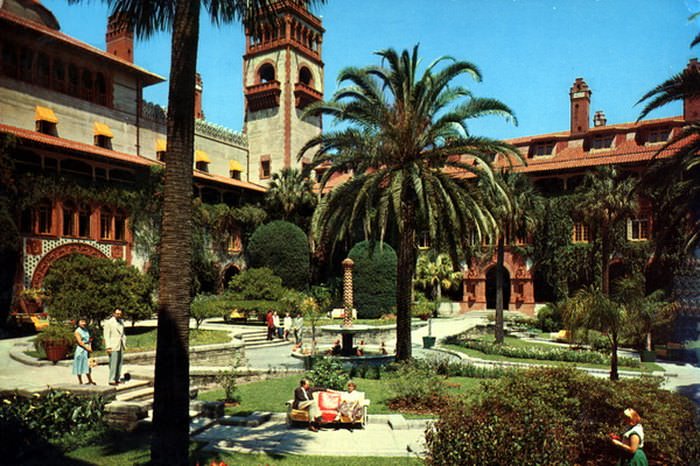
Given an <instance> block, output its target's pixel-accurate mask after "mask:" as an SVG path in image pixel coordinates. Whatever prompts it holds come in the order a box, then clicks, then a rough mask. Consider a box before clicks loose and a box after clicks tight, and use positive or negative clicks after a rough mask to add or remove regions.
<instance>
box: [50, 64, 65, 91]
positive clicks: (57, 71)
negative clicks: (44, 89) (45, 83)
mask: <svg viewBox="0 0 700 466" xmlns="http://www.w3.org/2000/svg"><path fill="white" fill-rule="evenodd" d="M52 86H53V88H54V89H55V90H57V91H58V92H65V90H66V67H65V65H64V64H63V62H62V61H61V60H59V59H56V60H54V61H53V80H52Z"/></svg>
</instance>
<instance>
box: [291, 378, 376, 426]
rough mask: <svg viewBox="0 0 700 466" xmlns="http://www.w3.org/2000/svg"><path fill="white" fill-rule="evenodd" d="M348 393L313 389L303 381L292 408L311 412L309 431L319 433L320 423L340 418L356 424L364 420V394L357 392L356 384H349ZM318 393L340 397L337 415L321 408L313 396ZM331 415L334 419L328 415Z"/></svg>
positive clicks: (295, 393) (300, 383) (297, 390)
mask: <svg viewBox="0 0 700 466" xmlns="http://www.w3.org/2000/svg"><path fill="white" fill-rule="evenodd" d="M347 387H348V391H347V392H339V391H337V390H329V389H326V388H323V387H311V384H310V383H309V381H308V380H307V379H301V381H300V382H299V387H297V388H296V389H294V403H293V405H292V408H294V409H303V410H308V411H309V430H311V431H313V432H317V431H318V427H317V426H318V423H319V422H321V421H328V422H332V421H334V420H336V419H337V418H338V417H340V418H341V419H343V418H345V419H349V422H356V421H359V420H361V419H362V398H363V397H364V394H362V393H360V392H357V391H355V390H356V389H357V385H355V383H354V382H348V385H347ZM317 392H329V393H335V394H339V395H340V404H339V405H338V408H337V413H333V412H330V413H329V412H328V410H324V409H322V408H323V407H322V406H319V400H318V397H314V396H313V394H314V393H317ZM327 414H330V415H331V417H332V419H330V418H328V417H327V416H326V415H327Z"/></svg>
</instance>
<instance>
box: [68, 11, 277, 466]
mask: <svg viewBox="0 0 700 466" xmlns="http://www.w3.org/2000/svg"><path fill="white" fill-rule="evenodd" d="M71 1H73V2H75V3H78V2H80V1H81V0H71ZM104 1H105V2H106V3H107V4H108V5H109V6H110V7H111V10H112V11H111V13H112V14H120V15H123V16H122V17H123V18H124V19H125V20H127V21H129V22H130V24H131V25H132V26H133V28H134V33H135V34H136V35H137V37H141V38H146V37H149V36H151V35H152V34H153V33H155V32H156V31H161V30H171V31H172V39H171V62H170V86H169V89H168V115H167V141H168V150H167V153H166V156H165V180H164V185H163V216H162V221H161V241H160V249H159V253H160V280H159V290H158V296H159V301H158V339H157V343H156V365H155V383H154V405H153V438H152V443H151V461H152V463H153V464H169V465H178V464H187V462H188V448H189V412H188V409H189V343H188V338H189V337H188V335H189V307H190V300H191V298H190V282H191V280H192V277H191V272H184V271H190V263H191V261H192V162H193V153H194V89H195V72H196V65H197V47H198V42H199V13H200V9H201V6H202V5H204V7H205V9H206V10H207V11H208V13H209V16H210V18H211V20H212V21H213V22H214V23H215V24H219V23H228V22H233V21H236V20H242V21H245V22H249V23H251V22H254V21H256V20H257V19H260V18H262V17H267V16H268V14H269V12H270V11H271V9H270V4H271V0H206V1H204V2H200V1H199V0H176V1H163V0H104ZM183 272H184V273H183Z"/></svg>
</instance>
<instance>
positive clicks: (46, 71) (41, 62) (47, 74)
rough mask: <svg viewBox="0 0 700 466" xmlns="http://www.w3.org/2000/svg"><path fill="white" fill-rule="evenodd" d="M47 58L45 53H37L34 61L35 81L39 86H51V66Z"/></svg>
mask: <svg viewBox="0 0 700 466" xmlns="http://www.w3.org/2000/svg"><path fill="white" fill-rule="evenodd" d="M50 63H51V62H50V61H49V57H48V55H46V54H45V53H39V56H38V57H37V61H36V81H37V83H38V84H39V85H41V86H44V87H49V86H50V85H51V65H50Z"/></svg>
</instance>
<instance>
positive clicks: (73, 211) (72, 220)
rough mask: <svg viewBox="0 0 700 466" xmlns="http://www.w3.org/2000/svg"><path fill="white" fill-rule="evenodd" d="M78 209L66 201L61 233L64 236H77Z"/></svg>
mask: <svg viewBox="0 0 700 466" xmlns="http://www.w3.org/2000/svg"><path fill="white" fill-rule="evenodd" d="M77 213H78V209H77V207H76V206H75V203H73V202H71V201H66V202H64V203H63V212H62V214H63V228H62V230H61V233H62V234H63V236H75V233H76V231H75V224H76V217H77Z"/></svg>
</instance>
